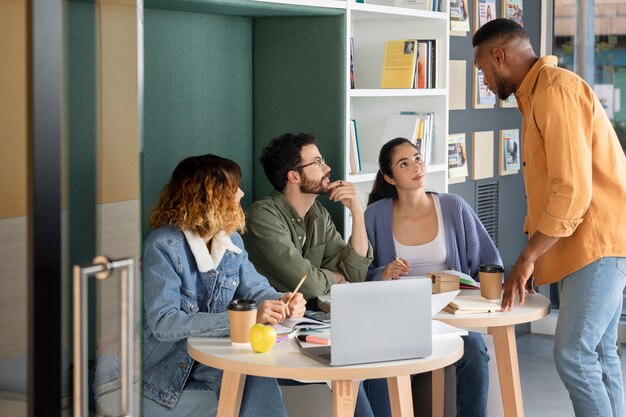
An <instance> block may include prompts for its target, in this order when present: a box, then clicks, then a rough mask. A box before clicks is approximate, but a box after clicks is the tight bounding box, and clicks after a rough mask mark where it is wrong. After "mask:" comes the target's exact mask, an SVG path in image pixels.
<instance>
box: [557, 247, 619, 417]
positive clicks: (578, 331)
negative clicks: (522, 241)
mask: <svg viewBox="0 0 626 417" xmlns="http://www.w3.org/2000/svg"><path fill="white" fill-rule="evenodd" d="M562 285H563V286H562V290H561V296H560V307H559V318H558V321H557V325H556V333H555V336H554V352H553V353H554V362H555V364H556V368H557V371H558V372H559V376H560V377H561V380H562V381H563V383H564V384H565V387H566V388H567V391H568V392H569V396H570V399H571V400H572V404H573V406H574V412H575V414H576V416H579V417H583V416H584V417H595V416H597V417H611V416H612V417H624V415H625V414H624V389H623V386H622V372H621V366H620V361H619V357H618V355H617V327H618V324H619V318H620V315H621V312H622V300H623V292H624V286H625V285H626V258H614V257H611V258H601V259H598V260H597V261H595V262H593V263H591V264H589V265H587V266H586V267H584V268H582V269H580V270H578V271H576V272H574V273H572V274H570V275H568V276H566V277H565V278H564V279H563V280H562Z"/></svg>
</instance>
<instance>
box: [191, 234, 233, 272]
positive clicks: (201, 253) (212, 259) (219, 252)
mask: <svg viewBox="0 0 626 417" xmlns="http://www.w3.org/2000/svg"><path fill="white" fill-rule="evenodd" d="M183 233H184V234H185V238H186V239H187V243H189V247H190V248H191V252H192V253H193V256H194V258H195V259H196V265H197V266H198V271H200V272H208V271H210V270H212V269H215V268H216V267H217V265H219V264H220V262H221V260H222V258H223V257H224V254H225V253H226V251H227V250H229V251H231V252H233V253H236V254H240V253H241V249H240V248H239V247H238V246H236V245H235V244H234V243H233V241H232V240H230V236H226V233H224V232H223V231H222V232H219V233H218V234H216V235H215V236H213V237H212V238H211V252H210V253H209V248H208V247H207V245H206V243H204V240H203V239H202V238H201V237H200V235H198V234H197V233H196V232H191V231H189V230H183Z"/></svg>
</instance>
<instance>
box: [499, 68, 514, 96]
mask: <svg viewBox="0 0 626 417" xmlns="http://www.w3.org/2000/svg"><path fill="white" fill-rule="evenodd" d="M494 78H495V79H496V91H495V93H496V95H497V96H498V98H499V99H500V100H506V99H507V98H509V96H510V95H511V94H513V93H515V89H514V88H513V87H511V85H510V84H509V83H508V82H507V81H506V80H505V79H504V78H503V77H502V76H501V75H500V74H498V73H497V72H494Z"/></svg>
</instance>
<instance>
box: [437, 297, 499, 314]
mask: <svg viewBox="0 0 626 417" xmlns="http://www.w3.org/2000/svg"><path fill="white" fill-rule="evenodd" d="M443 310H444V311H447V312H448V313H452V314H478V313H492V312H495V311H500V304H496V303H493V302H491V301H488V300H485V299H484V298H482V297H481V296H470V295H458V296H456V297H455V298H454V300H452V301H450V302H449V303H448V305H447V306H445V307H444V308H443Z"/></svg>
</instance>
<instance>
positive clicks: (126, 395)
mask: <svg viewBox="0 0 626 417" xmlns="http://www.w3.org/2000/svg"><path fill="white" fill-rule="evenodd" d="M65 13H66V14H65V16H66V19H65V22H66V23H65V50H66V54H65V56H66V61H65V65H66V66H65V74H66V90H65V92H66V109H67V116H66V122H67V129H66V137H65V139H66V142H65V144H66V146H65V148H64V152H63V156H64V163H63V165H62V167H63V173H64V178H65V179H66V180H65V181H64V184H65V186H66V187H65V190H64V193H63V196H64V203H65V207H67V209H66V210H67V213H63V216H62V219H63V229H62V230H63V237H64V240H66V241H67V244H66V245H63V249H64V253H63V255H64V256H63V259H64V260H65V259H67V265H65V264H64V265H63V283H64V285H63V287H64V288H67V289H68V291H64V292H63V306H64V307H66V308H67V314H64V315H63V347H64V349H63V351H65V350H68V351H69V350H71V351H72V353H73V355H72V360H71V363H72V364H73V367H72V370H73V372H72V381H73V387H72V389H73V391H72V393H71V395H72V397H73V398H72V403H73V414H72V415H73V416H74V417H80V416H84V415H86V414H87V413H88V412H91V413H94V412H95V413H96V414H97V415H103V416H121V415H124V416H126V415H130V416H133V417H134V416H139V415H141V413H140V411H141V410H140V404H141V401H140V397H141V372H140V369H141V344H140V339H141V338H140V334H141V308H140V306H141V285H140V279H139V277H140V275H139V271H138V265H139V259H140V250H141V202H140V152H141V140H140V138H141V115H140V114H141V106H140V103H141V90H142V89H141V85H142V71H141V68H142V61H143V56H142V48H143V46H142V45H143V24H142V9H141V5H140V2H138V1H137V0H98V1H82V0H81V1H68V2H66V4H65ZM96 257H97V260H94V258H96ZM81 286H82V289H81V288H80V287H81ZM70 305H72V306H73V308H72V309H70V308H69V306H70ZM81 310H82V313H80V312H81ZM70 312H71V314H70ZM129 319H130V320H131V322H130V323H129V321H128V320H129ZM79 330H81V331H79ZM81 333H82V335H81ZM81 336H82V337H81ZM127 367H130V368H131V372H130V375H129V374H128V373H127V372H126V368H127ZM128 384H131V385H132V387H133V388H132V389H129V387H128ZM70 408H71V407H70ZM87 410H89V411H87Z"/></svg>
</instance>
